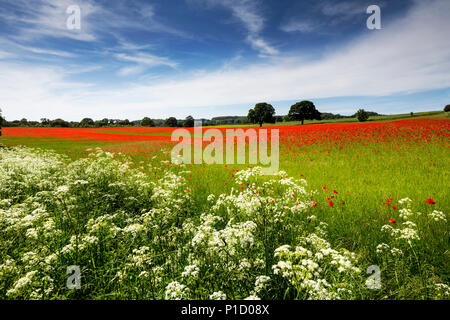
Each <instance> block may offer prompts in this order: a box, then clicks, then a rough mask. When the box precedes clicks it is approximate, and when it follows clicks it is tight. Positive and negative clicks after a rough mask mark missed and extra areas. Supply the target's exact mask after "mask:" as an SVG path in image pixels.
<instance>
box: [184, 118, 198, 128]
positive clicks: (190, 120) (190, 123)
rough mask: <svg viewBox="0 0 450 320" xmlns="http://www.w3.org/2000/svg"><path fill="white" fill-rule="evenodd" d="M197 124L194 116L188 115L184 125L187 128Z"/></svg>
mask: <svg viewBox="0 0 450 320" xmlns="http://www.w3.org/2000/svg"><path fill="white" fill-rule="evenodd" d="M194 124H195V121H194V118H193V117H192V116H187V117H186V120H184V123H183V126H184V127H185V128H192V127H193V126H194Z"/></svg>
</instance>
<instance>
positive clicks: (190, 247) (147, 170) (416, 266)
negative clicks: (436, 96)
mask: <svg viewBox="0 0 450 320" xmlns="http://www.w3.org/2000/svg"><path fill="white" fill-rule="evenodd" d="M424 116H426V117H427V118H426V119H419V117H424ZM415 117H417V118H414V122H401V123H400V124H398V125H394V124H390V123H385V122H382V123H379V124H377V125H376V127H375V128H371V127H370V128H369V127H368V126H365V125H361V127H360V129H357V130H354V129H345V130H342V129H339V128H337V129H336V128H335V127H330V126H327V125H326V124H324V125H323V126H322V125H321V126H304V127H306V128H311V129H308V130H307V131H302V130H303V128H304V127H302V129H300V128H299V127H300V126H297V127H293V126H291V127H288V126H286V129H285V130H287V131H286V132H285V133H283V131H281V132H282V133H283V134H282V138H281V141H280V170H283V171H285V172H286V174H283V175H281V176H279V177H277V176H272V177H265V176H264V177H262V176H259V175H258V174H257V172H256V171H255V170H254V168H249V166H247V165H223V164H222V165H186V166H184V165H181V166H177V165H173V164H171V163H170V149H171V146H170V145H169V144H161V143H160V142H154V141H135V142H124V143H120V142H110V143H101V142H97V141H74V140H67V139H62V138H34V137H8V136H7V135H5V136H3V137H1V138H0V144H2V145H4V146H5V147H0V170H1V173H2V176H1V177H0V225H1V229H2V230H3V232H2V235H1V237H0V252H1V257H2V260H1V261H0V264H1V266H0V268H1V269H0V270H2V273H1V274H0V277H1V284H0V297H1V298H19V299H20V298H43V299H47V298H49V299H72V298H81V299H129V298H131V299H173V298H191V299H209V298H218V297H223V296H224V295H226V297H227V298H228V299H243V298H247V297H250V298H255V297H259V298H265V299H336V298H343V299H448V298H449V293H450V292H449V287H448V285H449V283H450V279H449V270H450V268H449V267H450V252H449V250H448V249H449V227H448V219H449V209H450V200H449V199H450V191H449V190H450V188H449V183H448V181H450V164H449V161H448V160H449V147H450V145H449V131H448V129H449V122H448V120H446V118H448V116H447V115H445V114H444V113H442V112H434V113H423V114H419V113H417V114H415ZM410 118H411V117H410V115H409V114H408V115H395V116H386V117H383V118H381V119H371V120H382V121H390V120H399V119H410ZM346 120H347V122H348V119H346ZM352 121H353V120H351V121H350V123H351V122H352ZM335 122H343V121H335ZM370 123H372V122H370ZM283 125H289V123H283ZM291 125H292V123H291ZM114 133H116V134H126V135H128V134H136V133H135V132H126V131H124V130H122V129H118V130H117V131H115V132H114ZM160 135H161V136H164V135H167V134H160ZM14 145H22V146H26V147H32V148H39V150H55V151H56V153H45V152H46V151H39V150H30V149H27V148H19V149H11V148H10V147H11V146H14ZM88 148H90V149H91V150H86V149H88ZM93 148H102V149H104V150H107V151H110V152H113V153H118V152H121V153H122V154H121V155H116V156H111V157H110V156H109V155H108V154H104V153H102V152H100V151H95V150H92V149H93ZM88 155H90V156H88ZM123 163H127V164H126V166H125V167H123ZM250 167H252V166H250ZM124 168H126V169H125V170H124ZM237 170H239V173H238V172H237ZM247 175H248V176H247ZM291 177H292V178H293V179H294V180H292V181H291V180H289V179H290V178H291ZM280 179H281V180H280ZM305 181H306V184H307V185H304V183H305ZM264 183H266V185H264ZM303 188H304V189H303ZM232 190H234V191H232ZM242 193H244V194H242ZM211 195H214V198H213V197H212V196H211ZM208 197H209V198H210V199H209V200H208ZM390 198H392V199H391V200H389V199H390ZM405 198H409V199H410V200H411V201H409V200H404V201H402V202H403V203H400V202H399V200H401V199H405ZM428 199H433V202H434V204H431V203H427V200H428ZM272 200H273V201H272ZM330 201H332V202H333V203H332V205H331V202H330ZM394 207H395V208H394ZM30 215H31V216H30ZM33 215H36V217H35V218H32V217H33ZM390 219H395V223H393V222H390ZM30 221H31V222H30ZM49 221H51V222H49ZM386 225H387V227H386ZM382 228H383V231H382ZM30 229H32V230H30ZM285 245H289V246H290V249H289V248H287V247H283V246H285ZM280 248H281V249H280ZM330 250H331V251H330ZM330 252H331V253H330ZM350 252H352V253H354V255H352V254H350ZM327 254H328V255H327ZM321 256H323V257H321ZM50 257H51V258H50ZM46 259H47V260H49V261H47V262H45V261H46ZM303 263H305V264H303ZM68 265H79V266H80V267H81V271H82V274H83V285H82V287H81V289H80V290H68V289H67V288H66V287H65V283H66V278H67V276H66V272H65V271H66V269H65V268H66V266H68ZM370 266H377V267H379V268H380V272H381V274H380V275H381V282H380V284H381V288H380V289H370V288H368V287H367V283H366V282H367V279H368V278H369V277H370V276H371V275H370V274H367V272H366V271H367V268H368V267H370ZM358 270H359V271H358ZM27 277H28V278H27ZM21 279H22V280H21ZM42 279H46V280H45V281H44V280H42ZM49 279H51V280H49ZM324 281H326V282H324ZM22 283H24V285H23V286H22Z"/></svg>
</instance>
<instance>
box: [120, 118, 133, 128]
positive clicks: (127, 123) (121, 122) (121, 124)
mask: <svg viewBox="0 0 450 320" xmlns="http://www.w3.org/2000/svg"><path fill="white" fill-rule="evenodd" d="M118 123H119V125H120V126H125V127H128V126H129V125H130V124H131V122H130V120H128V119H125V120H119V121H118Z"/></svg>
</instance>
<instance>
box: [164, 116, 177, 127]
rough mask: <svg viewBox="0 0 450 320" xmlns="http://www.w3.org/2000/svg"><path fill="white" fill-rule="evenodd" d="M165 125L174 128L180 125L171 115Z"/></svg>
mask: <svg viewBox="0 0 450 320" xmlns="http://www.w3.org/2000/svg"><path fill="white" fill-rule="evenodd" d="M165 125H166V126H168V127H173V128H174V127H176V126H178V121H177V119H176V118H175V117H170V118H169V119H167V120H166V122H165Z"/></svg>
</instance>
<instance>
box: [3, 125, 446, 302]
mask: <svg viewBox="0 0 450 320" xmlns="http://www.w3.org/2000/svg"><path fill="white" fill-rule="evenodd" d="M234 129H235V128H234ZM243 129H245V128H243ZM271 129H279V132H280V143H279V145H280V170H282V171H284V173H283V174H282V175H279V176H278V178H277V179H278V180H279V181H282V180H283V179H289V178H291V177H292V178H294V179H295V181H299V182H298V183H299V184H302V183H305V185H306V186H307V187H306V188H307V192H305V193H304V194H303V193H302V192H300V193H301V194H297V191H295V190H296V188H297V187H295V188H293V189H287V191H286V192H287V193H283V195H280V196H279V197H276V196H274V195H272V194H271V192H269V191H268V190H264V188H263V187H262V185H263V183H264V181H265V180H267V179H269V178H267V179H266V178H265V177H263V179H262V180H258V182H252V181H253V180H252V181H247V180H245V179H243V178H242V176H243V172H253V171H252V170H253V169H254V168H253V166H252V165H226V164H221V165H206V164H202V165H177V164H173V163H172V162H171V161H170V150H171V148H172V147H173V145H174V143H173V142H171V141H170V138H171V137H170V134H171V132H172V131H173V130H174V129H173V128H136V127H129V128H103V129H65V128H3V136H2V137H1V138H0V144H3V145H5V146H16V145H22V146H26V147H33V148H40V149H46V150H47V149H52V150H56V152H57V153H59V154H64V155H66V156H68V158H67V159H69V160H67V161H75V162H76V161H91V159H94V160H95V156H93V152H94V153H95V152H99V151H95V150H96V149H95V148H101V149H102V150H105V151H108V152H111V153H113V154H114V155H113V156H112V157H113V158H114V159H118V161H119V160H120V161H126V159H128V160H129V161H130V164H129V170H130V171H133V172H138V173H139V174H142V175H143V177H145V179H149V181H153V182H155V183H159V184H162V183H163V181H165V179H166V178H167V177H168V174H169V173H168V172H170V173H173V174H176V175H178V176H181V177H182V181H183V190H182V192H183V193H184V194H189V196H190V201H191V202H190V204H189V206H190V208H194V211H195V212H204V211H207V210H210V207H211V206H212V205H211V203H210V202H209V200H207V199H209V198H210V197H219V196H220V195H224V198H223V199H224V200H221V201H222V202H221V203H227V202H226V201H227V200H226V199H227V198H226V195H230V196H232V195H234V194H236V192H237V194H236V196H239V194H240V196H241V197H244V196H250V194H251V195H253V196H254V197H262V196H261V194H265V195H266V196H267V197H268V198H267V201H268V202H267V206H266V207H267V208H269V207H270V206H276V208H277V209H276V210H279V212H284V211H283V210H285V209H286V208H288V207H287V204H286V203H287V202H286V201H288V200H287V198H285V197H286V195H288V196H289V199H290V200H289V201H294V202H293V203H294V205H298V206H302V208H303V209H302V210H301V214H300V213H297V211H295V210H294V209H293V208H294V207H292V208H290V209H289V210H290V211H289V212H295V215H293V216H292V217H290V218H289V219H290V220H286V221H289V224H292V225H296V224H297V223H298V224H299V225H302V226H303V227H302V228H303V229H302V230H309V229H311V228H313V226H314V228H316V229H314V230H316V231H314V234H317V235H320V234H322V233H321V232H322V231H323V230H322V228H325V227H324V226H326V230H327V231H326V235H325V232H323V235H322V236H323V237H324V238H326V239H327V241H328V243H329V245H330V246H331V247H333V248H336V249H337V250H343V252H344V251H345V252H347V251H348V252H352V253H354V254H355V256H356V259H357V261H358V264H357V266H358V269H359V272H355V274H354V275H351V276H350V278H351V280H349V279H350V278H345V279H346V280H345V281H346V282H352V283H353V284H354V285H353V287H352V288H353V289H352V294H351V295H350V296H348V297H347V298H352V299H353V298H355V299H441V298H444V299H446V298H448V297H449V296H448V295H449V294H450V289H449V287H448V285H449V281H450V279H449V273H448V271H449V270H450V252H449V227H448V219H449V211H450V188H449V181H450V164H449V159H450V158H449V152H450V121H449V120H446V119H438V118H420V119H411V120H400V121H391V122H369V123H362V124H361V123H339V124H317V125H304V126H300V125H299V126H280V127H271ZM190 130H192V129H190ZM220 130H222V132H223V133H225V130H226V129H225V128H221V129H220ZM92 161H93V160H92ZM83 174H84V173H80V175H83ZM252 174H253V173H252ZM250 175H251V174H250ZM79 179H80V180H81V178H79ZM167 179H169V178H167ZM275 180H276V179H275ZM302 181H303V182H302ZM5 183H6V182H5ZM274 183H275V182H274ZM274 188H275V187H274ZM277 188H278V189H273V190H279V187H277ZM280 190H281V189H280ZM293 190H294V191H293ZM299 190H301V189H299ZM265 192H266V193H265ZM277 192H278V191H277ZM269 196H270V197H269ZM297 198H298V200H297ZM239 199H240V198H239ZM233 201H234V200H233ZM236 201H238V200H236ZM239 201H240V200H239ZM253 201H256V200H255V199H253ZM258 201H262V200H261V198H258ZM277 202H278V203H277ZM233 203H234V204H235V203H237V202H233ZM258 203H259V202H258ZM289 203H290V202H289ZM230 206H231V204H230ZM213 207H214V206H213ZM1 208H2V207H0V209H1ZM3 209H4V208H3ZM291 209H292V210H291ZM4 210H6V209H4ZM214 210H215V209H214ZM261 210H262V211H260V212H261V214H262V212H264V214H266V213H267V212H266V211H265V210H266V209H264V210H263V209H261ZM267 210H268V209H267ZM274 210H275V209H274ZM224 212H225V211H220V210H219V211H217V212H216V214H217V215H219V216H221V217H225V216H227V214H229V213H227V214H226V213H224ZM274 212H275V211H274ZM277 212H278V211H277ZM299 212H300V211H299ZM297 214H298V215H297ZM194 216H195V215H194ZM239 217H241V216H239ZM197 218H199V219H200V214H198V217H197ZM241 218H242V217H241ZM241 218H239V219H241ZM193 219H194V218H193ZM202 219H203V220H202ZM204 219H206V218H201V219H200V220H199V221H204ZM239 219H237V220H238V221H239ZM242 219H244V218H242ZM246 219H247V220H248V219H250V218H248V217H247V218H246ZM255 219H256V220H252V221H259V220H258V218H255ZM296 219H297V220H296ZM230 221H231V220H230ZM242 221H246V220H242ZM267 221H269V220H267ZM270 221H271V220H270ZM274 221H275V222H273V224H274V225H275V224H276V223H278V222H277V220H274ZM286 221H285V223H287V222H286ZM300 221H301V222H300ZM199 223H200V222H199ZM230 223H231V222H230ZM255 223H256V225H258V228H259V224H258V222H255ZM265 223H266V222H264V224H263V225H264V228H266V227H267V226H266V224H265ZM226 228H227V227H226ZM226 228H225V229H224V230H226ZM277 228H278V229H276V228H275V229H273V230H272V232H282V231H281V230H285V231H283V232H292V234H291V235H289V234H285V233H284V234H283V235H280V237H281V238H283V239H284V240H283V241H284V242H283V241H281V240H280V242H279V243H278V239H279V238H276V239H277V240H273V239H272V240H270V241H272V242H275V243H277V244H279V245H282V244H283V243H288V244H290V245H291V246H293V247H295V245H294V244H295V243H296V242H298V243H300V242H301V241H303V240H300V236H298V235H297V233H298V232H299V231H298V230H297V231H295V232H294V231H292V230H291V229H289V228H287V227H286V229H285V226H279V227H277ZM257 230H259V229H257ZM264 230H266V229H264ZM274 230H275V231H274ZM289 230H290V231H289ZM311 230H312V229H311ZM300 233H301V232H300ZM281 238H280V239H281ZM194 239H196V238H195V237H194ZM264 239H265V238H264ZM301 239H304V238H301ZM308 239H310V238H308ZM130 241H131V240H130ZM133 241H134V240H133ZM192 241H194V240H192ZM255 241H256V240H255ZM264 241H265V240H261V243H265V242H264ZM193 243H194V242H193ZM167 246H168V248H169V247H170V250H173V249H174V248H173V247H172V246H173V244H167ZM251 248H252V247H249V248H248V249H246V250H248V254H249V255H251V254H252V253H251V250H253V249H251ZM271 248H272V247H271ZM280 248H281V247H280ZM0 249H1V250H6V249H5V247H4V246H3V247H0ZM274 249H276V248H274ZM168 250H169V249H168ZM267 250H268V249H267V247H266V251H267ZM276 250H278V249H276ZM280 250H281V249H280ZM283 250H285V249H283ZM283 250H281V251H275V252H278V253H275V255H272V258H271V259H272V260H273V259H275V258H278V259H282V257H284V258H283V259H284V260H280V261H279V262H278V264H276V262H277V261H275V260H274V261H272V260H270V263H269V262H268V260H265V263H266V265H267V267H266V269H265V270H266V271H265V272H263V274H264V277H269V278H270V279H272V280H271V281H273V282H274V283H273V284H272V285H273V287H272V288H271V289H267V290H266V291H264V292H262V291H261V292H259V293H258V294H256V293H255V292H256V291H255V290H256V289H255V290H254V291H251V290H250V291H245V289H243V288H241V287H239V289H236V288H228V289H226V290H228V291H226V290H225V289H223V290H222V288H218V289H221V290H220V291H218V292H222V293H223V294H226V295H227V297H232V298H245V295H250V296H252V292H254V293H255V294H254V296H256V295H258V296H259V297H261V298H269V299H283V298H299V299H301V298H314V297H316V296H315V294H318V293H317V292H319V291H317V292H316V291H314V292H313V291H308V290H310V289H305V287H304V283H303V282H301V283H299V282H298V281H299V280H298V278H295V277H294V278H292V277H289V276H287V274H291V273H289V272H294V271H292V270H295V262H294V260H295V259H294V258H293V257H294V256H291V255H290V254H291V253H292V252H290V251H289V252H290V253H289V252H288V251H286V250H285V251H283ZM208 252H209V251H208ZM233 252H234V251H233ZM245 252H247V251H245ZM280 252H281V253H280ZM191 254H192V255H194V254H195V252H194V253H191ZM211 254H212V253H211ZM242 254H243V255H244V256H245V255H246V254H247V253H244V251H243V253H242ZM211 257H212V256H211ZM274 257H275V258H274ZM289 257H290V258H289ZM80 259H81V258H80ZM92 259H94V258H92ZM102 259H106V258H105V257H102ZM211 259H213V258H211ZM289 259H291V260H289ZM311 259H312V258H311ZM313 260H314V259H313ZM319 260H320V259H319ZM319 260H317V261H316V262H315V263H318V264H319V265H320V262H318V261H319ZM102 261H103V260H102ZM170 261H172V260H170ZM199 261H200V262H199ZM201 261H202V259H200V258H199V260H195V261H194V262H195V263H194V262H192V261H190V262H189V263H187V262H186V263H184V264H183V268H184V267H186V265H189V266H191V265H196V266H198V268H199V270H200V271H199V272H203V271H202V270H203V269H202V266H201V264H202V263H203V262H201ZM211 261H213V260H211ZM281 261H283V262H286V263H287V262H289V263H290V264H288V265H290V266H291V267H290V268H293V269H292V270H291V269H289V270H291V271H289V270H287V269H286V270H285V269H283V268H285V267H286V264H282V263H281ZM314 261H315V260H314ZM320 261H322V260H320ZM177 263H178V262H177ZM205 263H206V262H205ZM211 263H212V262H211ZM251 263H253V262H251ZM241 264H242V261H241ZM272 265H273V267H272ZM331 265H333V262H331ZM205 266H206V265H203V267H205ZM373 266H375V269H374V268H373ZM180 268H181V267H180ZM183 268H181V270H183ZM230 268H231V267H230ZM286 268H289V267H286ZM342 268H344V267H342ZM325 269H326V268H323V270H325ZM368 269H370V270H378V271H376V272H374V271H368ZM142 270H144V269H142ZM230 270H231V269H230ZM233 270H234V269H233ZM236 270H237V269H236ZM236 270H234V271H233V272H235V271H236ZM252 270H253V269H252ZM277 270H278V271H277ZM326 270H328V269H326ZM330 270H331V269H330ZM355 270H356V269H355ZM288 271H289V272H288ZM341 271H342V270H341ZM341 271H339V272H337V271H336V272H337V273H333V272H331V271H330V272H329V273H328V271H327V273H326V275H322V276H321V277H323V278H324V279H325V278H326V279H327V281H328V282H329V283H330V287H327V286H325V287H326V288H331V287H332V286H333V285H332V282H333V281H334V282H333V283H339V281H344V280H343V279H344V278H340V276H338V275H337V274H340V272H341ZM92 272H93V271H92ZM96 272H101V271H100V270H97V271H96ZM142 272H144V271H142ZM171 272H173V273H174V274H175V273H176V271H173V270H172V271H171ZM185 272H187V271H186V270H185ZM205 272H206V273H207V274H209V273H208V272H207V271H205ZM217 272H219V271H217ZM221 272H222V271H221ZM223 272H224V271H223ZM249 272H250V271H249ZM252 272H253V271H252ZM377 272H378V273H377ZM94 273H95V272H94ZM319 273H320V272H319ZM376 273H377V274H376ZM97 275H98V274H97ZM280 275H283V276H280ZM378 275H379V276H380V277H378V278H377V277H376V276H378ZM91 276H92V277H93V278H94V275H93V274H90V275H89V277H91ZM209 276H211V277H212V276H213V273H211V274H209ZM216 276H217V274H216ZM260 276H261V273H260V274H259V277H260ZM183 277H184V276H183ZM183 277H182V278H181V280H180V279H179V278H177V277H176V276H174V277H172V278H171V281H167V282H166V283H164V286H163V287H161V288H163V289H161V290H162V292H165V294H166V298H167V295H168V294H169V295H170V294H172V293H173V292H172V291H173V290H175V289H174V288H178V289H179V290H181V291H180V292H185V293H186V294H187V292H190V293H191V295H190V296H189V297H190V298H199V299H203V298H208V295H207V294H206V293H203V291H202V290H203V289H204V287H203V284H200V283H196V284H193V282H189V281H191V280H192V279H191V280H186V279H184V278H183ZM220 277H223V275H222V274H221V276H220ZM255 277H256V276H255ZM311 277H312V278H311V279H314V277H315V273H314V274H312V275H311ZM93 278H92V279H93ZM175 278H176V279H177V280H176V281H174V279H175ZM11 279H12V278H11ZM111 279H112V278H111ZM183 279H184V280H183ZM202 279H207V276H206V275H204V276H203V278H202ZM221 279H222V278H221ZM255 279H260V280H258V281H260V282H261V281H262V280H261V279H263V278H251V280H249V281H253V282H254V281H255ZM264 279H266V278H264ZM274 279H277V280H276V281H275V280H274ZM308 279H309V278H308ZM8 281H13V280H8ZM111 281H113V280H111ZM114 281H115V280H114ZM130 281H131V280H130ZM183 281H184V282H183ZM192 281H193V280H192ZM205 281H206V280H205ZM211 281H213V280H211ZM217 281H219V280H217ZM221 281H225V280H224V279H222V280H221ZM230 281H231V280H230ZM233 281H234V280H233ZM236 281H238V280H236ZM283 281H284V282H283ZM305 281H306V280H305ZM308 281H309V280H308ZM318 281H319V280H318ZM174 282H176V284H174ZM11 283H12V282H11ZM275 283H276V284H275ZM319 283H321V282H320V281H319ZM140 285H141V284H139V285H138V287H139V286H140ZM111 286H112V287H111V288H109V289H108V290H109V291H108V290H106V289H105V292H102V293H101V294H100V293H95V292H94V291H89V292H85V294H86V296H87V297H90V298H92V297H94V298H98V297H102V294H107V293H108V292H111V291H112V292H120V294H119V293H118V294H117V295H116V296H115V297H125V298H129V297H133V295H132V294H131V295H130V293H129V292H128V291H126V290H125V289H124V287H121V286H120V285H119V284H114V285H112V284H111ZM244 287H245V286H244ZM139 288H140V287H139ZM200 288H201V290H200ZM287 288H289V290H287ZM308 288H309V287H308ZM172 289H173V290H172ZM178 289H177V290H178ZM188 289H189V290H188ZM216 289H217V288H216ZM218 289H217V290H218ZM2 290H3V291H2ZM10 290H12V289H10ZM92 290H93V289H92ZM136 290H137V291H136V292H138V291H139V290H140V289H139V290H138V289H136ZM155 290H157V289H155ZM158 290H159V289H158ZM164 290H165V291H164ZM171 290H172V291H171ZM177 290H175V291H174V292H178V291H177ZM183 290H185V291H183ZM217 290H216V291H217ZM283 290H287V291H286V293H284V294H285V295H286V296H284V297H283V293H282V291H283ZM305 290H306V291H305ZM311 290H312V289H311ZM327 290H328V289H327ZM329 290H330V292H331V291H332V290H331V289H329ZM336 290H338V289H336ZM213 291H214V290H213ZM0 292H3V294H6V292H7V288H6V287H5V288H3V289H2V288H1V287H0ZM14 292H15V291H14ZM139 292H141V291H139ZM155 292H156V291H155ZM171 292H172V293H171ZM180 292H178V294H181V295H182V294H184V293H180ZM193 292H195V294H196V295H194V294H193ZM242 292H245V293H242ZM283 292H284V291H283ZM305 292H306V293H305ZM333 292H334V291H333ZM336 292H337V291H336ZM339 292H340V291H339ZM141 293H142V292H141ZM216 293H217V292H214V293H213V292H209V295H213V294H216ZM142 294H143V293H142ZM174 294H175V293H174ZM7 296H14V295H13V294H11V295H7ZM63 296H64V295H63ZM66 297H68V298H72V297H73V296H66ZM82 297H84V296H82ZM152 297H155V298H158V297H159V296H158V294H156V293H155V296H152ZM161 297H162V298H164V297H163V296H161ZM317 297H319V298H332V297H335V296H333V295H331V296H327V295H324V296H317ZM317 297H316V298H317ZM134 298H149V297H148V296H145V295H140V293H139V294H138V293H136V296H134ZM150 298H151V297H150Z"/></svg>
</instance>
